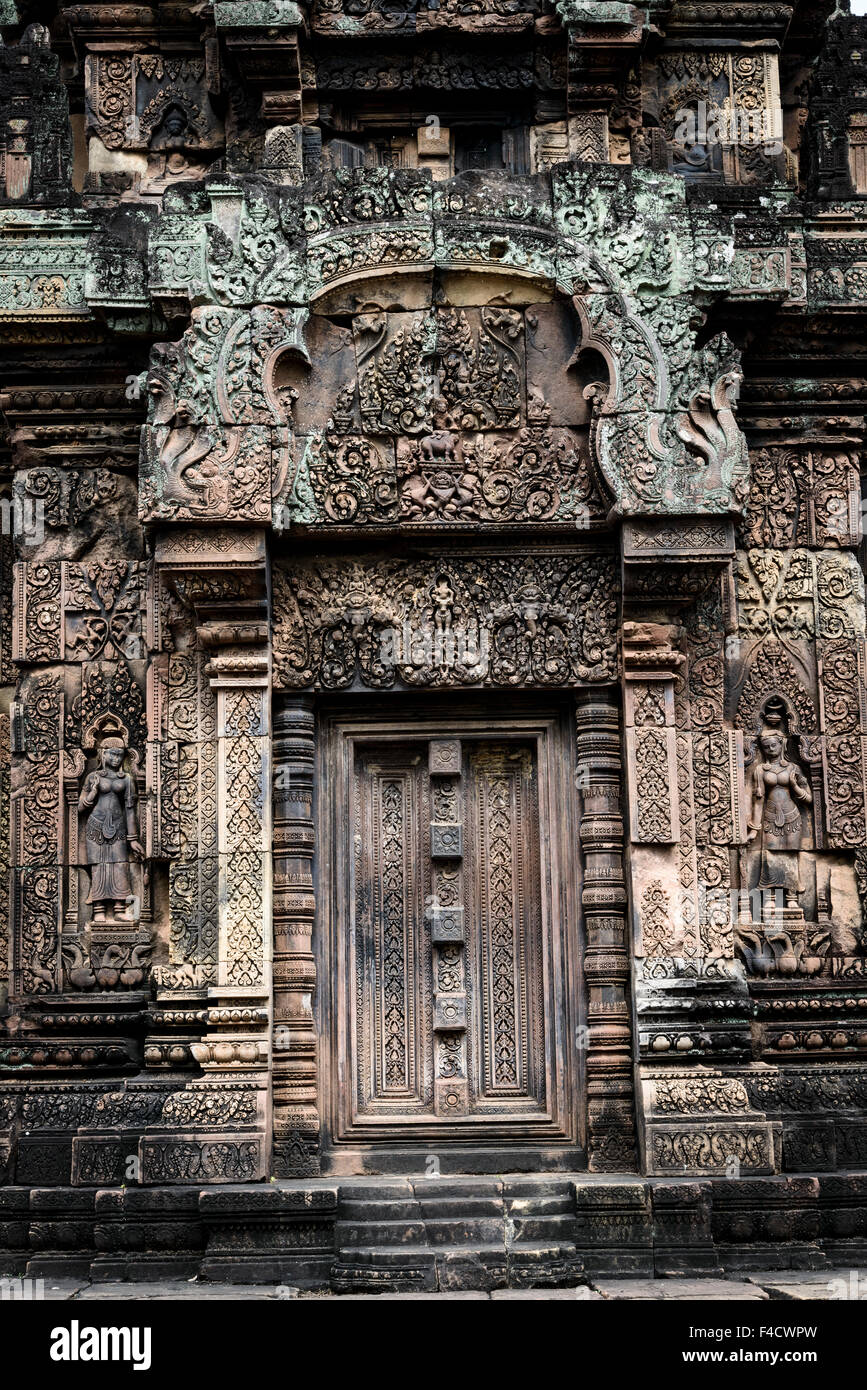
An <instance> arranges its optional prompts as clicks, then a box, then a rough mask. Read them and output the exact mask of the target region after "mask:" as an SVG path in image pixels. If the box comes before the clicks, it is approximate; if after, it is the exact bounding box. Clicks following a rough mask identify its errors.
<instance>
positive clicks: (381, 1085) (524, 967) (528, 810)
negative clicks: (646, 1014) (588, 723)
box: [330, 720, 578, 1145]
mask: <svg viewBox="0 0 867 1390" xmlns="http://www.w3.org/2000/svg"><path fill="white" fill-rule="evenodd" d="M557 732H558V730H557V726H556V721H546V722H543V723H539V722H536V724H534V725H533V724H529V725H528V726H526V727H524V728H521V727H516V722H513V723H512V724H511V725H506V722H505V721H504V722H503V726H502V727H499V728H498V727H497V726H496V725H494V727H493V728H492V725H491V721H484V723H480V721H473V720H468V721H465V722H464V724H463V726H461V727H456V726H452V727H450V728H447V729H446V730H445V731H443V727H442V725H441V724H440V725H439V726H437V727H436V728H435V730H432V731H431V732H430V733H428V732H426V731H425V730H424V729H423V728H422V727H421V726H420V725H419V724H418V723H414V724H413V725H412V726H409V727H407V726H403V727H394V726H392V727H391V728H390V729H388V730H383V731H382V732H377V731H376V730H375V729H373V730H371V731H370V732H366V731H361V730H357V731H356V730H352V731H350V730H349V729H347V728H345V727H344V728H341V729H339V731H338V734H337V742H338V744H339V745H340V750H339V753H338V756H337V758H336V760H334V761H331V763H330V766H331V767H332V768H334V767H335V761H336V770H337V774H338V778H339V780H341V781H342V787H341V791H340V795H338V796H337V797H336V798H335V803H334V804H335V808H336V815H335V820H334V833H335V834H336V836H337V838H338V839H340V838H341V836H342V838H343V844H342V845H338V846H337V849H338V853H337V854H336V856H335V859H336V865H337V879H338V882H337V883H336V885H335V887H336V889H337V892H336V894H335V902H334V925H333V943H332V960H333V966H334V969H333V978H332V983H333V984H334V986H335V992H334V1006H335V1011H336V1018H335V1020H334V1022H335V1025H336V1026H335V1028H334V1030H333V1037H334V1055H333V1058H332V1069H331V1071H332V1092H333V1102H334V1103H333V1106H332V1109H333V1111H334V1112H335V1113H334V1129H333V1135H334V1138H335V1140H336V1141H337V1142H345V1141H353V1140H354V1141H356V1142H358V1143H359V1144H362V1145H367V1144H371V1143H373V1144H375V1143H383V1142H385V1143H389V1142H391V1143H398V1144H400V1143H407V1142H412V1140H413V1139H414V1138H417V1139H425V1140H428V1139H433V1137H434V1136H435V1137H436V1139H437V1142H439V1141H442V1140H444V1141H445V1142H451V1141H454V1142H456V1143H461V1144H471V1143H473V1142H479V1143H484V1142H487V1141H489V1140H493V1139H495V1140H496V1141H497V1143H500V1142H502V1141H504V1140H505V1141H507V1142H510V1141H511V1142H518V1143H522V1144H525V1145H533V1144H535V1143H537V1142H548V1141H550V1140H553V1141H554V1142H559V1143H561V1144H564V1143H567V1142H569V1141H570V1140H571V1141H572V1142H573V1143H574V1142H576V1134H577V1119H576V1115H577V1110H578V1107H577V1104H576V1103H575V1102H576V1097H575V1095H574V1091H575V1089H576V1088H575V1087H574V1085H573V1077H574V1076H575V1074H576V1072H577V1068H576V1067H575V1065H574V1061H573V1058H572V1055H571V1046H570V1042H571V1038H572V1037H574V1032H575V1026H576V1021H577V1015H576V995H577V992H576V991H575V990H574V989H573V988H572V987H571V985H572V983H574V962H575V960H576V959H577V952H576V951H575V949H574V947H573V944H572V943H571V941H570V940H569V932H568V930H567V918H568V915H569V907H570V904H571V899H572V892H571V891H567V888H568V884H567V883H566V881H565V879H564V876H563V874H562V872H561V869H560V865H561V850H560V847H559V844H558V843H557V836H556V835H553V836H552V833H551V830H552V825H551V821H552V809H553V807H552V796H557V797H559V796H560V795H561V793H562V789H561V788H559V785H555V783H558V780H559V772H560V770H561V769H558V767H557V764H556V761H555V753H556V750H557V748H558V746H559V744H558V738H557ZM562 818H563V817H561V819H562ZM565 819H567V820H568V816H566V817H565ZM341 826H342V830H341ZM562 862H568V861H565V860H563V861H562Z"/></svg>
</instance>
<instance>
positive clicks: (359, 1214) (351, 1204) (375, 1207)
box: [338, 1198, 419, 1221]
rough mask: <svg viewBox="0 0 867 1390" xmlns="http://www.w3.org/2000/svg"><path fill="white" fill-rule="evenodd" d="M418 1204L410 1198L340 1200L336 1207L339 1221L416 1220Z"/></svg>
mask: <svg viewBox="0 0 867 1390" xmlns="http://www.w3.org/2000/svg"><path fill="white" fill-rule="evenodd" d="M418 1219H419V1205H418V1202H416V1201H413V1200H412V1198H407V1199H406V1200H404V1201H400V1200H398V1199H397V1198H394V1199H391V1200H386V1201H382V1202H370V1201H365V1202H356V1201H355V1200H354V1199H353V1200H352V1201H346V1202H341V1203H340V1207H339V1209H338V1220H340V1221H418Z"/></svg>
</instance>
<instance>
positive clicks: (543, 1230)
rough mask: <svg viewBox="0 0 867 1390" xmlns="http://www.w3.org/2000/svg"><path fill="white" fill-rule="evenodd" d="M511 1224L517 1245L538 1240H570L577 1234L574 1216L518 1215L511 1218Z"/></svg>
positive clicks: (512, 1235) (514, 1242) (514, 1241)
mask: <svg viewBox="0 0 867 1390" xmlns="http://www.w3.org/2000/svg"><path fill="white" fill-rule="evenodd" d="M509 1225H510V1230H511V1237H512V1244H515V1245H526V1244H527V1243H528V1242H531V1241H536V1240H542V1241H546V1240H547V1241H556V1240H564V1241H567V1242H570V1241H571V1240H572V1239H573V1237H574V1235H575V1217H574V1216H560V1215H555V1216H518V1217H513V1218H511V1220H510V1222H509Z"/></svg>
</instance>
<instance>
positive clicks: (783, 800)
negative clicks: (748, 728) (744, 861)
mask: <svg viewBox="0 0 867 1390" xmlns="http://www.w3.org/2000/svg"><path fill="white" fill-rule="evenodd" d="M812 800H813V793H812V792H811V790H810V787H809V785H808V783H807V779H806V778H805V777H804V774H803V773H802V772H801V770H800V768H799V767H796V766H795V764H794V763H793V762H790V761H789V759H788V757H787V756H786V741H785V738H784V737H783V735H782V733H781V732H780V731H779V730H778V729H773V728H764V729H762V731H761V733H760V734H759V757H758V760H757V763H756V766H755V768H754V769H753V817H752V820H751V821H750V823H749V824H750V830H751V831H752V834H751V835H750V836H749V838H750V839H751V840H752V839H755V838H756V836H757V835H759V834H761V867H760V870H759V882H758V887H759V888H775V889H782V890H783V892H784V893H785V904H786V907H797V906H798V894H799V893H803V892H805V890H806V885H805V884H804V883H803V882H802V879H801V846H802V843H803V839H804V825H803V818H802V810H801V808H802V807H803V806H805V805H808V804H809V803H810V802H811V801H812Z"/></svg>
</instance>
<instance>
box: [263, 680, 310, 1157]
mask: <svg viewBox="0 0 867 1390" xmlns="http://www.w3.org/2000/svg"><path fill="white" fill-rule="evenodd" d="M314 756H315V744H314V709H313V700H312V698H311V697H310V696H309V695H296V696H285V695H284V696H282V697H278V699H277V700H276V702H275V713H274V1052H273V1063H272V1066H273V1075H272V1088H273V1106H274V1114H273V1126H274V1171H275V1173H276V1175H277V1176H278V1177H303V1176H306V1175H307V1174H309V1173H316V1172H318V1171H319V1154H318V1140H319V1114H318V1110H317V1100H318V1093H317V1072H316V1029H315V1026H314V1022H313V1011H312V997H313V992H314V989H315V986H316V962H315V959H314V956H313V949H312V948H313V940H312V938H313V930H314V919H315V897H314V887H313V863H312V861H313V854H314V848H315V842H314V833H315V832H314V824H313V784H314Z"/></svg>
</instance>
